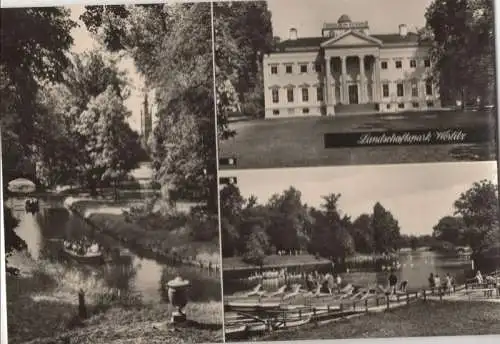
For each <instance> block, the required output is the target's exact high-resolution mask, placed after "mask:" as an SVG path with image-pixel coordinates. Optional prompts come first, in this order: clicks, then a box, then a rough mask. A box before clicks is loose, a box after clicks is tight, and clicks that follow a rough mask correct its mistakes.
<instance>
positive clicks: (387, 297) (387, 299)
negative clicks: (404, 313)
mask: <svg viewBox="0 0 500 344" xmlns="http://www.w3.org/2000/svg"><path fill="white" fill-rule="evenodd" d="M386 301H387V309H389V295H386Z"/></svg>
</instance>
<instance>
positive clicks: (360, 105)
mask: <svg viewBox="0 0 500 344" xmlns="http://www.w3.org/2000/svg"><path fill="white" fill-rule="evenodd" d="M263 67H264V68H263V73H264V92H265V97H264V98H265V117H266V118H281V117H299V116H319V115H329V116H333V115H336V114H342V113H345V114H355V113H373V112H399V111H412V110H413V111H422V110H428V109H433V108H439V107H440V106H441V104H440V100H439V92H438V89H437V86H436V84H435V83H433V82H432V81H431V80H430V72H431V60H430V57H429V44H428V43H423V42H420V40H419V37H418V35H417V34H416V33H413V32H408V29H407V26H406V25H404V24H401V25H399V31H398V32H397V33H394V34H370V33H369V26H368V23H367V22H352V21H351V20H350V19H349V17H348V16H346V15H342V16H341V17H340V19H339V20H338V22H337V23H334V24H329V23H325V24H324V25H323V29H322V35H321V36H320V37H307V38H298V37H297V31H296V30H295V29H291V30H290V38H289V39H288V40H286V41H283V42H281V43H279V44H278V46H277V49H276V50H275V51H273V52H272V53H270V54H268V55H265V56H264V59H263Z"/></svg>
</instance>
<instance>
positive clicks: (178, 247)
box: [72, 200, 220, 267]
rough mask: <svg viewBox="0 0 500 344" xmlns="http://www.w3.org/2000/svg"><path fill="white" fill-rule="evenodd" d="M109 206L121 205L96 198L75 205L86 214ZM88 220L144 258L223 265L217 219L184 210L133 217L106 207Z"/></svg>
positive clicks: (78, 210) (76, 208)
mask: <svg viewBox="0 0 500 344" xmlns="http://www.w3.org/2000/svg"><path fill="white" fill-rule="evenodd" d="M106 206H109V207H114V208H117V205H116V204H103V203H101V202H99V201H95V202H94V201H92V200H86V201H77V202H75V203H74V204H73V205H72V208H73V209H74V210H76V211H77V212H78V213H79V214H85V211H86V210H87V209H90V208H91V209H96V208H98V207H104V208H105V207H106ZM115 210H116V209H115ZM87 220H88V221H89V223H91V224H92V225H93V226H94V227H95V228H97V229H99V230H101V231H103V232H104V233H106V234H107V235H109V236H111V237H113V238H115V239H117V240H119V241H120V242H122V243H124V244H125V245H126V246H128V247H130V248H131V249H133V250H134V251H135V252H137V253H138V254H140V255H142V256H144V257H148V258H152V259H160V260H169V261H170V260H172V259H182V260H184V261H186V260H188V261H190V262H192V263H193V264H196V265H198V266H199V263H201V264H202V265H203V267H208V266H209V265H210V266H215V265H220V255H219V239H218V227H217V223H216V222H215V221H213V219H210V218H209V219H206V218H202V217H200V215H192V214H186V213H181V212H179V213H176V214H174V215H168V216H167V215H162V214H160V213H151V214H145V215H143V216H136V217H130V216H127V215H125V214H120V212H119V213H116V211H115V212H114V213H113V212H111V211H110V212H109V213H108V212H106V210H105V209H104V210H103V211H96V212H95V213H92V214H90V215H89V216H87Z"/></svg>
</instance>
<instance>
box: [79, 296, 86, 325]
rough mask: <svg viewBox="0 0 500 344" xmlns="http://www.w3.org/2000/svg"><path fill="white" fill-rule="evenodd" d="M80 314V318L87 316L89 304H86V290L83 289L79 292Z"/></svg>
mask: <svg viewBox="0 0 500 344" xmlns="http://www.w3.org/2000/svg"><path fill="white" fill-rule="evenodd" d="M78 316H79V317H80V319H86V318H87V306H86V305H85V292H84V291H83V289H80V291H79V292H78Z"/></svg>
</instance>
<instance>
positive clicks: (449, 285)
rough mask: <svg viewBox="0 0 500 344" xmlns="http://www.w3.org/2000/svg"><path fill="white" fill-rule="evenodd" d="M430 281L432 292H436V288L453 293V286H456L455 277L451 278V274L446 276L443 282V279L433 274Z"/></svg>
mask: <svg viewBox="0 0 500 344" xmlns="http://www.w3.org/2000/svg"><path fill="white" fill-rule="evenodd" d="M428 280H429V287H430V288H431V291H432V292H434V289H436V288H438V289H441V290H444V291H447V292H451V291H452V290H453V285H454V284H455V282H454V279H453V277H451V275H450V274H449V273H447V274H446V276H445V278H444V279H443V280H441V277H439V275H438V274H433V273H431V274H430V275H429V279H428Z"/></svg>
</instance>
